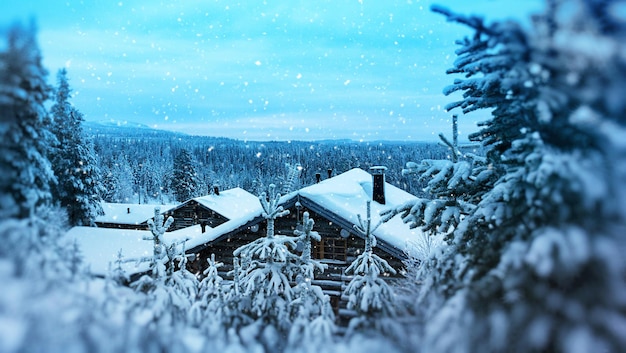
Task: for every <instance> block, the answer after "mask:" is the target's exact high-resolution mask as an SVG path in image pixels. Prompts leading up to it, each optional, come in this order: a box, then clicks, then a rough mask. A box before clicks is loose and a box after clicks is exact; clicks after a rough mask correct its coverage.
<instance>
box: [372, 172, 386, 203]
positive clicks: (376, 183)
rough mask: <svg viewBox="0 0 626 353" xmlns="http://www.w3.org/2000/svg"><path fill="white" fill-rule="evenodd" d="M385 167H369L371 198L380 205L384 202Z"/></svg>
mask: <svg viewBox="0 0 626 353" xmlns="http://www.w3.org/2000/svg"><path fill="white" fill-rule="evenodd" d="M386 170H387V167H383V166H376V167H371V168H370V172H371V173H372V200H373V201H376V202H378V203H379V204H381V205H384V204H385V171H386Z"/></svg>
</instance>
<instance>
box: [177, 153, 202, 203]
mask: <svg viewBox="0 0 626 353" xmlns="http://www.w3.org/2000/svg"><path fill="white" fill-rule="evenodd" d="M171 186H172V192H173V193H174V196H175V197H176V201H180V202H184V201H187V200H189V199H191V198H192V197H194V196H196V194H197V189H198V175H197V173H196V168H195V166H194V162H193V159H192V157H191V154H190V153H189V151H187V150H186V149H181V150H180V152H179V153H178V154H177V155H176V157H175V158H174V171H173V173H172V183H171Z"/></svg>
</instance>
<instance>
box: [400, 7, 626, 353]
mask: <svg viewBox="0 0 626 353" xmlns="http://www.w3.org/2000/svg"><path fill="white" fill-rule="evenodd" d="M617 3H618V2H617V1H607V2H603V3H602V4H600V3H598V2H596V1H587V0H571V1H565V0H563V1H559V0H555V1H550V2H549V3H548V5H549V6H548V7H547V9H546V11H545V12H544V14H542V15H541V16H536V17H534V18H533V20H534V23H533V29H532V30H526V29H524V28H522V27H521V26H520V25H518V24H517V23H515V22H511V21H507V22H494V23H491V24H486V23H485V22H484V21H483V20H482V19H481V18H478V17H465V16H461V15H458V14H454V13H453V12H451V11H449V10H447V9H444V8H441V7H434V8H433V10H434V11H435V12H438V13H441V14H444V15H445V16H447V17H448V19H449V20H450V21H453V22H458V23H461V24H464V25H466V26H469V27H470V28H471V29H473V30H474V32H475V34H474V36H473V37H471V38H466V39H465V40H462V41H459V42H458V43H459V45H460V49H459V50H457V54H458V55H459V57H458V59H457V60H456V61H455V64H454V68H452V69H450V70H449V71H448V72H449V73H451V74H462V75H464V78H462V79H456V80H455V81H454V84H453V85H452V86H450V87H448V88H447V89H446V91H445V92H446V93H451V92H455V91H462V92H463V99H462V100H461V101H458V102H454V103H451V104H450V105H449V106H448V107H447V108H448V109H455V108H461V109H462V110H463V112H464V113H469V112H471V111H474V110H477V109H485V108H490V109H491V108H492V109H493V111H492V113H491V118H490V119H489V120H487V121H485V122H483V123H481V124H480V126H481V129H480V131H479V132H477V133H475V134H473V135H471V136H470V139H472V140H474V141H477V142H480V143H482V144H483V145H484V146H486V147H488V148H489V150H488V153H487V157H486V159H485V160H484V161H481V162H480V163H474V164H471V163H470V165H469V167H461V166H457V164H458V163H456V164H455V163H453V162H450V161H440V162H436V163H431V167H434V170H435V173H432V172H431V171H430V169H429V168H427V167H423V168H421V169H417V170H416V171H417V172H418V173H421V174H422V175H423V176H430V177H432V180H431V181H430V182H429V187H431V190H437V188H436V187H435V186H436V185H440V186H441V187H440V188H439V190H442V191H443V190H445V189H447V191H448V194H449V195H452V196H454V197H455V198H456V201H457V202H448V201H449V200H447V199H446V202H445V203H444V204H443V206H442V207H433V208H431V209H430V210H429V209H428V207H427V206H426V207H423V206H420V203H425V204H428V203H427V202H423V201H418V202H416V203H414V204H413V205H405V206H403V208H402V209H399V210H396V212H398V213H401V214H402V216H403V217H404V219H405V221H407V222H412V223H413V225H415V226H422V227H424V229H425V230H427V231H429V230H430V231H443V232H445V231H450V235H449V237H448V240H449V242H448V247H447V248H445V249H444V250H443V251H442V252H438V253H436V254H435V255H434V256H433V257H432V258H429V259H427V261H426V262H425V263H426V266H423V270H422V271H420V272H419V277H418V280H419V281H421V282H422V283H423V284H424V285H422V286H421V290H420V293H419V295H418V296H417V297H418V299H417V300H418V302H417V305H416V306H418V307H420V308H422V320H423V322H424V323H425V324H424V336H423V339H422V341H423V344H424V346H423V348H424V350H425V351H436V352H438V351H452V350H454V351H457V352H476V351H508V352H545V351H561V352H569V351H603V350H604V351H622V350H624V349H626V340H625V339H624V335H623V334H621V333H618V331H619V330H617V331H616V330H615V328H616V327H626V305H625V303H626V302H625V301H624V300H623V299H624V296H623V293H624V291H625V290H626V281H625V280H624V278H625V277H624V273H626V263H625V261H624V260H623V257H622V256H620V255H619V250H617V249H620V248H622V247H623V244H624V238H623V234H624V232H623V230H624V229H625V224H626V222H625V220H626V214H625V213H624V209H625V208H624V206H625V205H624V200H626V198H625V197H624V192H623V190H624V186H626V185H624V181H625V180H626V178H625V177H624V176H625V175H626V174H625V172H624V167H623V166H624V165H626V160H625V157H624V156H626V153H625V152H626V150H625V148H624V143H623V142H622V140H623V136H625V134H626V127H625V126H624V119H623V117H624V116H625V113H626V104H625V103H624V102H623V100H618V99H615V94H622V95H623V93H624V92H626V85H625V83H624V82H626V80H624V78H625V77H626V70H625V69H624V68H626V64H625V62H624V58H623V56H620V55H619V54H617V53H618V52H620V50H623V41H624V38H625V36H626V22H624V21H623V18H616V17H612V16H611V15H610V11H611V9H612V8H613V7H612V6H616V4H617ZM590 43H595V44H594V45H593V46H591V45H589V44H590ZM599 43H601V48H602V50H598V48H597V47H596V45H598V44H599ZM607 87H610V89H606V88H607ZM620 136H621V137H620ZM475 162H478V160H477V161H475ZM410 167H414V165H411V166H410ZM459 170H461V171H462V172H459ZM444 171H446V172H445V173H444ZM435 180H436V181H435ZM431 184H432V186H431ZM618 190H619V191H618ZM434 195H435V196H437V195H441V194H438V193H434ZM460 196H461V197H462V201H463V202H466V203H467V205H468V207H462V208H461V209H460V211H456V210H454V208H455V207H457V208H458V207H459V204H458V200H459V197H460ZM437 201H439V200H438V199H433V202H437ZM460 206H463V204H461V205H460ZM392 213H393V212H392ZM449 213H453V214H461V215H462V216H461V217H458V218H456V216H455V218H454V219H455V221H454V222H453V223H448V224H446V223H445V222H444V221H435V222H433V220H437V219H448V218H447V216H446V214H449ZM433 224H435V225H438V226H441V225H445V226H444V227H443V228H441V227H439V228H435V227H432V225H433ZM609 322H610V323H609Z"/></svg>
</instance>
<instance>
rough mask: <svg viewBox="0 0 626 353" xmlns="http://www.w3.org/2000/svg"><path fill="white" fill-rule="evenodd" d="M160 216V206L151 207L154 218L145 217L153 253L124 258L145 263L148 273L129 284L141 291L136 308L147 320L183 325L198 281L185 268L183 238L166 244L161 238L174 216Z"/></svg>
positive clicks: (195, 293)
mask: <svg viewBox="0 0 626 353" xmlns="http://www.w3.org/2000/svg"><path fill="white" fill-rule="evenodd" d="M163 218H164V217H163V215H162V214H161V210H160V208H159V207H155V208H154V218H153V219H150V220H148V227H149V228H150V231H151V233H152V236H151V237H146V238H144V239H145V240H150V241H152V242H153V246H154V250H153V255H152V256H147V257H142V258H139V259H128V260H125V262H136V263H141V262H148V263H149V269H148V271H147V272H148V273H149V274H144V275H143V276H141V277H140V278H139V279H138V280H137V281H135V282H133V283H131V284H130V286H131V287H132V288H134V289H135V290H136V291H137V292H140V293H144V294H145V297H143V298H140V299H139V300H138V302H137V305H136V307H137V308H136V310H141V311H144V313H145V315H148V316H150V318H151V321H153V322H155V323H158V324H159V325H165V326H168V325H186V323H187V314H188V313H189V312H190V310H191V306H192V305H193V302H194V301H195V299H196V296H197V290H198V285H199V283H198V280H197V278H196V276H194V275H193V274H192V273H191V272H189V271H188V270H187V268H186V263H187V257H186V254H185V247H184V244H185V242H186V240H182V241H177V242H172V243H169V244H168V243H167V242H165V241H164V239H163V235H164V234H165V231H166V230H167V229H168V228H169V227H170V226H171V225H172V223H173V222H174V219H173V218H172V217H168V218H167V220H165V221H164V220H163Z"/></svg>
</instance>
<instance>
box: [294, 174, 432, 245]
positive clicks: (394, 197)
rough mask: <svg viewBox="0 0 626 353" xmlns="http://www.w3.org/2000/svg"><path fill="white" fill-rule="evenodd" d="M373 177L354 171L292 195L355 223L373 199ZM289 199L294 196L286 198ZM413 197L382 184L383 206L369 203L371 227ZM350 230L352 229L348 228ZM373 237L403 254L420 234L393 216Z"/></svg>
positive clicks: (419, 231)
mask: <svg viewBox="0 0 626 353" xmlns="http://www.w3.org/2000/svg"><path fill="white" fill-rule="evenodd" d="M372 184H373V182H372V175H371V174H370V173H368V172H366V171H364V170H362V169H359V168H355V169H351V170H349V171H347V172H345V173H342V174H339V175H337V176H335V177H333V178H330V179H326V180H324V181H322V182H320V183H318V184H314V185H311V186H308V187H305V188H303V189H301V190H299V191H297V192H296V193H295V194H296V195H299V196H301V197H304V198H306V199H309V200H310V201H312V202H314V203H315V204H317V205H319V206H321V207H323V208H324V209H325V210H327V211H328V212H329V213H332V214H334V215H336V216H338V217H341V218H343V219H345V220H346V221H348V222H350V223H351V224H358V215H361V217H362V218H363V219H365V217H366V213H367V206H366V202H367V201H368V200H369V201H371V200H372ZM286 197H287V198H289V199H292V198H293V197H294V193H292V194H289V195H287V196H286ZM415 199H416V197H415V196H414V195H411V194H409V193H408V192H406V191H404V190H401V189H399V188H397V187H395V186H393V185H391V184H389V183H385V201H386V204H385V205H381V204H379V203H378V202H374V201H372V202H371V217H372V225H374V224H376V223H378V221H379V220H380V215H379V214H380V212H382V211H383V210H386V209H389V208H392V207H395V206H399V205H402V204H404V203H406V202H408V201H411V200H415ZM347 230H348V231H352V229H347ZM374 235H375V236H376V238H378V239H380V240H383V241H385V242H387V243H389V244H390V245H393V246H394V247H395V248H397V249H398V250H400V251H402V250H405V249H406V248H407V243H409V242H411V241H415V240H416V239H417V238H418V237H419V236H420V235H421V230H420V229H410V228H409V226H408V225H407V224H405V223H403V222H402V220H401V219H400V217H394V218H392V219H391V220H389V221H387V222H386V223H383V224H382V225H381V226H380V227H379V228H378V229H377V230H376V231H375V232H374Z"/></svg>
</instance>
